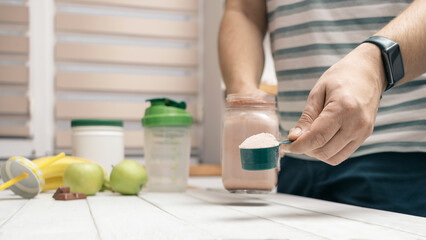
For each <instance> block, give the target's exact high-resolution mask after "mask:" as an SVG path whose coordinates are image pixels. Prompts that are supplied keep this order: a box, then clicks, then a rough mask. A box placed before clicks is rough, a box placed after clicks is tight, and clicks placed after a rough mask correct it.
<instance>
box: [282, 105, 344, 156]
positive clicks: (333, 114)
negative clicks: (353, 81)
mask: <svg viewBox="0 0 426 240" xmlns="http://www.w3.org/2000/svg"><path fill="white" fill-rule="evenodd" d="M341 123H342V120H341V119H340V116H339V114H338V112H337V110H336V109H335V108H334V107H333V106H332V104H331V105H328V106H326V108H325V109H324V111H322V112H321V114H320V115H319V116H318V117H317V118H316V119H315V120H314V122H313V123H312V125H311V126H310V128H309V130H308V131H306V132H303V134H302V135H301V136H299V137H298V138H297V140H296V141H294V142H293V143H292V144H290V145H288V146H286V147H285V150H288V151H290V152H292V153H306V152H311V151H313V150H314V149H318V148H321V147H323V146H325V145H326V144H327V143H328V142H329V141H330V140H331V139H332V138H333V137H334V135H335V134H336V133H337V132H338V131H339V130H340V128H341V126H342V125H341Z"/></svg>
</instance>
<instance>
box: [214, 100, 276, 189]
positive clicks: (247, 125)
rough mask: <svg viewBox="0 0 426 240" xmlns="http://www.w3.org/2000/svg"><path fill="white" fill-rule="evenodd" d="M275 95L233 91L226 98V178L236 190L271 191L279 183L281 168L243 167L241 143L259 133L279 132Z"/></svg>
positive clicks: (224, 148) (224, 170)
mask: <svg viewBox="0 0 426 240" xmlns="http://www.w3.org/2000/svg"><path fill="white" fill-rule="evenodd" d="M278 124H279V122H278V114H277V111H276V101H275V97H274V96H272V95H267V96H265V97H262V98H259V96H247V95H237V94H230V95H228V96H227V98H226V111H225V115H224V118H223V136H222V182H223V185H224V187H225V188H226V189H227V190H228V191H230V192H233V193H262V192H270V191H271V190H273V189H274V188H275V185H276V183H277V169H268V170H261V171H247V170H243V169H242V167H241V159H240V150H239V147H238V146H239V145H240V144H241V143H242V142H243V141H244V140H245V139H246V138H248V137H250V136H252V135H255V134H259V133H262V132H264V133H270V134H272V135H274V136H275V137H276V138H277V139H278V136H279V128H278Z"/></svg>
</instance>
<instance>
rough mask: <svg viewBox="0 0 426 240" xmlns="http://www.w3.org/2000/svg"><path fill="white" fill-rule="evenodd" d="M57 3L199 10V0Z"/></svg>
mask: <svg viewBox="0 0 426 240" xmlns="http://www.w3.org/2000/svg"><path fill="white" fill-rule="evenodd" d="M56 2H69V3H93V4H102V5H105V4H109V5H115V6H122V7H140V8H148V9H164V10H176V11H196V10H197V9H198V0H154V1H153V0H56Z"/></svg>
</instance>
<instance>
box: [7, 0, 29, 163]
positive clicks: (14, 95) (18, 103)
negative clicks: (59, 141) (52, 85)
mask: <svg viewBox="0 0 426 240" xmlns="http://www.w3.org/2000/svg"><path fill="white" fill-rule="evenodd" d="M28 26H29V11H28V6H27V2H26V1H16V0H15V1H0V151H1V152H2V154H0V157H1V156H2V155H7V154H9V153H10V154H11V153H14V149H18V148H19V149H21V150H22V151H23V152H25V153H27V154H28V153H30V152H31V146H30V145H31V139H30V138H31V134H30V128H29V121H30V117H31V114H30V107H29V98H28V86H29V67H28V58H29V37H28Z"/></svg>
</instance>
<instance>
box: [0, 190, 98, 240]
mask: <svg viewBox="0 0 426 240" xmlns="http://www.w3.org/2000/svg"><path fill="white" fill-rule="evenodd" d="M15 201H16V200H15ZM5 202H6V200H3V199H1V200H0V203H1V204H0V205H2V204H4V203H5ZM0 236H1V239H13V240H21V239H22V240H28V239H32V240H38V239H40V240H47V239H69V240H75V239H99V236H98V233H97V230H96V226H95V224H94V222H93V219H92V216H91V212H90V210H89V207H88V204H87V201H86V200H78V201H55V200H54V199H53V198H52V194H51V193H50V194H39V195H38V196H37V198H34V199H31V200H29V202H28V203H27V204H25V206H24V207H22V208H21V209H20V210H19V211H18V212H17V213H16V214H15V215H14V216H13V217H12V218H10V219H9V220H8V221H7V222H6V223H5V224H3V226H1V228H0Z"/></svg>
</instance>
